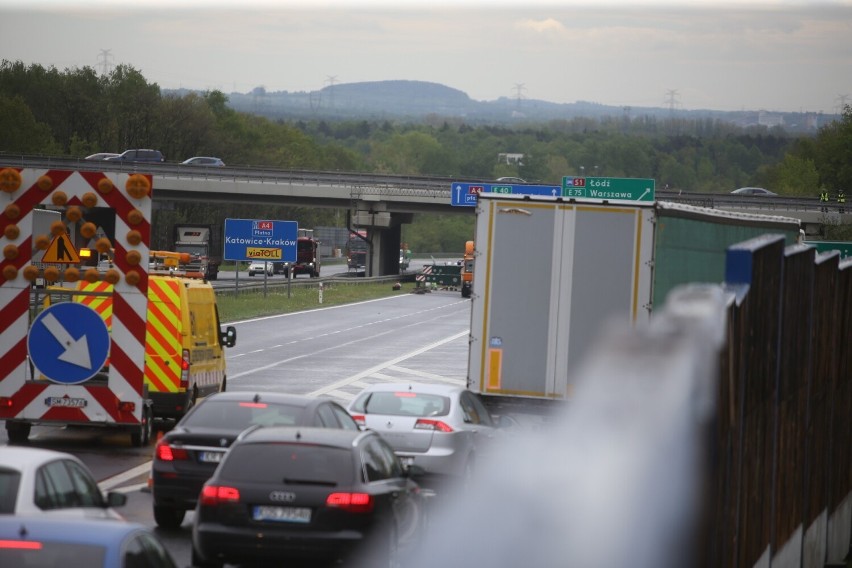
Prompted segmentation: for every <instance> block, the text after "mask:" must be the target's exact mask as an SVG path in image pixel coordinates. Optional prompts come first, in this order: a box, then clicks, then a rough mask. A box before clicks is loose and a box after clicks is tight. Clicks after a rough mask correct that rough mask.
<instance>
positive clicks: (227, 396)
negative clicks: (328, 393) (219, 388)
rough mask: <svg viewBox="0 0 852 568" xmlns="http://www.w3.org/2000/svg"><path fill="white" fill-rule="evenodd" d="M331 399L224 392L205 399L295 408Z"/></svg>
mask: <svg viewBox="0 0 852 568" xmlns="http://www.w3.org/2000/svg"><path fill="white" fill-rule="evenodd" d="M326 400H331V399H329V398H320V397H315V396H307V395H302V394H289V393H280V392H265V391H224V392H217V393H214V394H211V395H209V396H208V397H206V398H205V399H204V401H205V402H207V401H226V402H227V401H232V402H267V403H276V404H289V405H293V406H311V405H312V404H319V403H321V402H323V401H326Z"/></svg>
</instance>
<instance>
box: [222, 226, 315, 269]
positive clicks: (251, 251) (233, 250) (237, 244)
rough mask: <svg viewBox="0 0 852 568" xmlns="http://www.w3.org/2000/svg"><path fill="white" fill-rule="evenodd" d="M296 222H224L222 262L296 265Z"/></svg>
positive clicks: (297, 231) (297, 228) (297, 230)
mask: <svg viewBox="0 0 852 568" xmlns="http://www.w3.org/2000/svg"><path fill="white" fill-rule="evenodd" d="M298 233H299V224H298V223H297V222H296V221H268V220H266V221H262V220H254V219H225V251H224V252H225V254H224V257H225V260H269V261H276V262H296V238H297V235H298Z"/></svg>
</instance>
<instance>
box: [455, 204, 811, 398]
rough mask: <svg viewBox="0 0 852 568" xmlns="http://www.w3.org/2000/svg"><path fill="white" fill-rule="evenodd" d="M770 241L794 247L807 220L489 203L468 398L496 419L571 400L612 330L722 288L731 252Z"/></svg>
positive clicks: (481, 219) (480, 208) (476, 287)
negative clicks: (680, 295)
mask: <svg viewBox="0 0 852 568" xmlns="http://www.w3.org/2000/svg"><path fill="white" fill-rule="evenodd" d="M764 233H780V234H783V235H785V238H786V240H787V244H792V243H795V242H797V240H798V239H799V237H800V230H799V221H798V220H797V219H791V218H786V217H772V216H767V215H750V214H740V213H731V212H724V211H719V210H715V209H707V208H700V207H693V206H689V205H681V204H676V203H667V202H634V201H609V202H602V201H600V200H598V201H591V200H589V201H581V200H573V199H572V200H568V199H562V198H553V197H536V196H526V197H519V196H514V197H512V196H507V195H503V194H490V193H483V194H480V196H479V198H478V204H477V209H476V233H475V241H474V242H475V250H474V258H475V262H476V278H474V279H473V285H472V294H471V297H472V311H471V326H470V351H469V361H468V376H467V386H468V388H469V389H471V390H472V391H474V392H477V393H479V394H480V395H481V398H482V399H483V400H484V401H485V403H486V404H487V405H488V406H489V407H490V408H491V409H492V410H493V411H494V412H495V413H497V414H506V413H511V412H513V411H522V412H531V411H532V412H534V411H536V410H542V408H541V407H542V406H546V405H547V403H548V402H549V401H552V400H564V399H568V398H570V397H571V392H572V376H573V374H574V372H575V371H576V369H577V368H578V366H579V364H580V363H581V361H582V359H583V357H584V355H585V354H586V352H587V351H589V349H590V348H591V347H592V346H593V345H594V342H595V341H596V340H597V337H598V331H599V329H600V327H601V324H602V323H604V322H606V321H608V320H610V319H612V318H618V319H621V320H622V321H625V322H630V323H632V324H636V323H640V322H645V321H647V320H648V319H649V317H650V313H651V311H652V310H653V307H654V306H655V305H662V303H663V300H664V298H665V296H666V294H667V293H668V292H669V291H670V290H671V289H672V288H674V287H675V286H677V285H678V284H684V283H689V282H716V283H718V282H722V281H723V280H724V263H725V250H726V248H727V247H728V246H730V245H731V244H734V243H737V242H741V241H744V240H746V239H748V238H751V237H754V236H757V235H761V234H764ZM519 407H520V408H519Z"/></svg>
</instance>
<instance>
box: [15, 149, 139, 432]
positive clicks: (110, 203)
mask: <svg viewBox="0 0 852 568" xmlns="http://www.w3.org/2000/svg"><path fill="white" fill-rule="evenodd" d="M13 169H15V170H16V171H18V172H19V174H20V176H21V180H22V183H21V185H20V187H19V188H18V189H17V190H15V191H13V192H11V193H10V192H7V191H2V192H0V198H2V199H3V200H4V202H5V203H0V208H5V209H3V210H2V211H0V250H3V251H6V250H7V246H8V245H14V246H15V247H17V251H18V255H17V257H15V258H9V257H8V256H7V255H6V254H5V252H4V256H3V257H2V259H0V322H2V323H3V325H2V330H0V397H9V398H11V400H12V404H11V406H10V407H5V408H0V419H9V418H21V419H27V420H34V421H45V422H51V421H56V422H62V423H69V422H70V423H76V422H97V423H126V424H134V423H139V421H140V419H141V415H142V407H143V405H142V402H143V400H142V394H143V386H144V374H143V367H144V360H145V324H146V316H147V290H148V275H147V267H148V253H149V243H150V235H151V192H149V193H148V195H144V196H142V197H140V198H135V197H132V196H131V195H130V194H129V193H128V192H127V190H126V189H125V187H126V184H127V180H128V178H129V177H130V175H131V174H124V173H112V172H107V173H102V172H82V171H68V170H36V169H19V168H13ZM0 170H4V167H3V166H2V164H0ZM146 177H148V181H149V182H150V181H151V178H150V176H146ZM104 178H107V179H108V180H109V181H111V182H112V185H113V186H114V187H113V188H112V190H111V191H108V192H102V191H99V189H98V187H99V183H101V187H103V180H104ZM60 191H61V192H63V193H64V194H65V196H66V197H67V201H66V204H65V206H64V208H67V207H69V206H73V205H76V206H80V207H81V208H83V207H84V206H83V202H82V199H83V196H84V195H85V194H87V193H89V194H94V195H96V196H97V199H98V203H97V204H96V207H107V208H111V209H113V210H115V215H116V217H115V237H114V240H113V241H112V245H113V248H114V250H115V260H116V262H115V268H116V269H117V270H118V272H119V273H120V275H121V278H120V281H119V282H118V283H117V284H116V285H115V288H114V290H115V291H114V296H113V316H112V332H111V343H110V354H109V361H110V365H109V373H108V380H107V384H106V385H104V384H103V383H102V382H101V384H100V385H93V386H87V385H86V384H81V385H65V384H59V383H54V382H52V381H50V380H47V379H45V378H44V377H42V376H40V375H39V376H33V373H34V370H33V367H32V366H31V365H30V364H29V362H28V359H27V334H28V332H29V324H30V289H31V283H30V281H29V280H27V279H25V278H24V277H23V269H24V268H25V267H26V266H27V265H29V264H30V261H31V257H32V249H33V246H32V242H33V209H35V208H37V207H38V206H40V205H45V206H48V208H51V209H58V210H60V211H63V212H64V208H63V207H57V206H55V205H54V196H55V195H56V192H60ZM60 201H61V200H60ZM10 206H12V207H13V208H14V207H17V210H18V214H17V217H16V218H11V217H14V215H12V216H10V215H9V211H10ZM134 210H135V211H138V212H140V213H141V214H142V217H143V220H142V221H141V222H138V219H136V221H137V223H136V224H133V223H132V222H131V221H130V219H129V216H130V213H131V211H134ZM63 221H64V222H66V223H67V222H68V220H67V219H66V218H64V217H63ZM10 225H16V226H17V231H15V230H14V227H12V229H10V230H8V231H7V228H9V227H10ZM131 230H136V231H138V232H139V233H140V234H141V236H142V239H141V242H140V243H139V244H137V245H131V244H130V243H129V242H128V240H127V235H128V232H129V231H131ZM16 233H17V234H16ZM10 237H14V238H10ZM9 248H10V249H11V248H14V247H9ZM130 250H136V251H138V252H139V254H140V255H141V261H140V263H139V265H138V266H136V267H131V266H129V264H128V263H127V261H126V253H127V252H128V251H130ZM7 266H14V267H15V268H17V269H18V273H17V276H15V277H14V278H9V279H7V273H6V272H4V269H5V268H6V267H7ZM131 268H132V269H134V270H136V271H137V272H138V273H139V275H140V278H139V282H138V284H136V285H130V284H128V283H127V282H126V280H125V274H126V273H127V271H128V270H129V269H131ZM61 272H62V271H60V273H61ZM81 272H82V270H81ZM47 397H60V398H62V397H67V398H71V399H84V400H85V406H84V407H82V408H74V407H59V406H53V407H50V406H47V405H46V403H45V400H46V398H47ZM119 401H122V402H133V403H135V410H134V411H133V412H132V413H130V412H121V411H120V410H119V404H118V403H119Z"/></svg>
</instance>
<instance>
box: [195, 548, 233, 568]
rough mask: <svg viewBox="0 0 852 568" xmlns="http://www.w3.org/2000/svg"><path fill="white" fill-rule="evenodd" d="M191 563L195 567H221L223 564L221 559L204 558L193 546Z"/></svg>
mask: <svg viewBox="0 0 852 568" xmlns="http://www.w3.org/2000/svg"><path fill="white" fill-rule="evenodd" d="M192 565H193V566H195V567H196V568H222V566H224V565H225V563H224V562H222V561H221V560H206V559H205V558H204V557H203V556H201V555H200V554H199V553H198V552H197V551H196V550H195V547H194V546H193V547H192Z"/></svg>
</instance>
